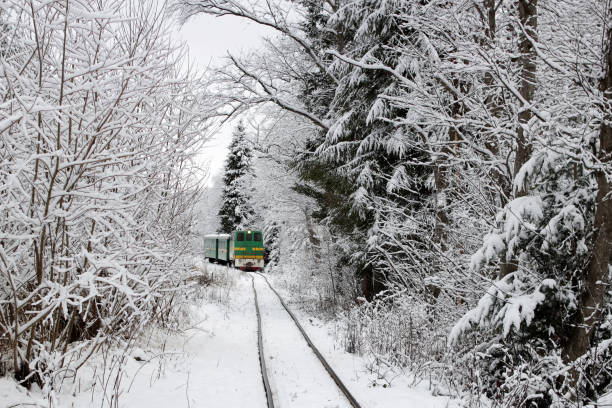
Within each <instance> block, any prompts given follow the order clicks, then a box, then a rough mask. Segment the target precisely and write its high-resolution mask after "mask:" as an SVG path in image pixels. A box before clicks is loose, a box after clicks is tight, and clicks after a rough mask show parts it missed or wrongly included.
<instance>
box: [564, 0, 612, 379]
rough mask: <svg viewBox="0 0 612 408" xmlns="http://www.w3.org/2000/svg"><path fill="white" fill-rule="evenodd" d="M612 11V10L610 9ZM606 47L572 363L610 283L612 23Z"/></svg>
mask: <svg viewBox="0 0 612 408" xmlns="http://www.w3.org/2000/svg"><path fill="white" fill-rule="evenodd" d="M609 13H612V8H610V10H609ZM605 35H606V38H605V39H604V41H605V44H606V46H605V48H604V63H605V71H604V72H605V76H604V78H603V80H602V82H601V90H602V91H603V106H601V109H602V110H603V113H604V114H603V120H602V122H601V128H600V131H599V152H598V159H599V162H600V165H601V167H600V168H599V169H598V170H597V171H596V173H595V178H596V180H597V187H598V192H597V198H596V205H597V208H596V210H595V221H594V228H595V232H594V237H593V252H592V254H591V259H590V261H589V263H588V265H587V267H586V269H585V271H584V273H583V276H582V284H583V288H584V290H583V292H582V293H581V294H580V297H579V300H580V303H579V305H578V311H577V316H576V324H575V326H574V328H573V330H572V332H571V333H570V336H569V338H568V341H567V344H566V345H565V347H564V350H563V351H564V354H563V356H564V358H565V360H566V361H567V362H568V363H571V362H574V361H576V360H577V359H578V358H580V357H581V356H583V355H585V354H586V353H587V351H588V350H589V348H590V346H591V338H592V336H593V331H594V328H595V327H596V325H597V323H598V322H599V321H600V319H601V316H602V311H603V309H604V307H605V305H604V296H605V290H606V287H607V286H608V284H609V282H608V274H609V272H608V268H609V264H610V257H611V255H612V198H611V197H610V196H609V195H610V181H609V180H608V178H607V176H606V169H608V170H609V169H610V166H611V165H612V114H611V112H612V46H611V44H612V26H611V25H608V31H607V33H605ZM578 375H579V372H578V370H577V369H574V370H573V372H572V380H573V382H574V385H577V384H576V381H577V380H578Z"/></svg>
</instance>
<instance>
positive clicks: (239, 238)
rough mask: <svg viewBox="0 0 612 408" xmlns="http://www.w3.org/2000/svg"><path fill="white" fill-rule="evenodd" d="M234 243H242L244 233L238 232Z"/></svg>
mask: <svg viewBox="0 0 612 408" xmlns="http://www.w3.org/2000/svg"><path fill="white" fill-rule="evenodd" d="M236 241H244V232H239V233H238V234H237V236H236Z"/></svg>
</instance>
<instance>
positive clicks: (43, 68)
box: [0, 0, 206, 390]
mask: <svg viewBox="0 0 612 408" xmlns="http://www.w3.org/2000/svg"><path fill="white" fill-rule="evenodd" d="M164 13H165V10H164V9H163V8H162V7H158V6H156V4H155V3H154V2H130V3H129V4H123V2H117V1H111V0H109V1H100V2H95V3H89V2H60V1H50V2H48V1H45V2H40V1H33V2H31V4H30V3H28V4H26V3H24V4H21V3H19V2H12V3H6V2H5V3H2V4H1V5H0V22H1V24H2V31H1V32H0V43H2V52H1V53H0V65H1V66H2V68H1V71H2V75H1V79H0V89H1V90H2V94H3V95H4V100H3V103H2V104H1V105H0V111H1V112H2V115H1V116H2V117H3V119H2V120H1V121H0V132H1V133H2V136H1V138H0V231H1V232H0V271H1V273H0V349H1V350H2V360H3V363H6V362H8V364H9V367H10V370H11V371H12V372H13V373H14V374H15V376H16V377H17V378H18V379H19V380H21V381H22V383H23V384H30V383H32V382H38V383H39V384H40V385H41V386H44V387H46V388H45V389H46V390H50V389H52V388H53V387H54V386H55V384H54V378H56V377H55V373H56V372H58V370H78V369H79V368H80V367H81V366H82V365H83V364H84V362H85V361H86V360H87V359H88V358H89V357H90V356H91V355H92V354H93V353H95V352H96V350H99V348H100V347H101V345H102V344H104V343H106V342H110V341H113V340H116V341H121V339H129V338H131V337H132V336H133V335H134V334H135V333H137V332H138V331H139V329H140V328H142V327H143V325H145V324H147V323H151V322H157V323H160V324H163V325H168V326H171V325H174V324H176V322H177V317H178V315H177V314H176V312H177V311H178V310H179V309H180V308H179V307H177V303H180V301H179V300H178V299H177V295H176V292H177V291H179V290H181V289H182V288H183V287H184V285H185V282H184V279H185V277H186V276H187V275H188V270H189V268H190V265H189V262H190V257H189V256H188V252H187V251H188V249H189V247H190V237H191V233H192V232H191V226H192V224H193V215H194V212H193V206H194V204H195V203H196V200H197V199H198V196H199V193H200V187H199V183H198V180H199V176H198V173H197V171H196V170H195V167H194V166H193V165H192V164H191V161H190V158H191V155H192V154H193V153H194V151H195V150H196V149H197V148H198V147H199V146H200V144H201V142H202V141H203V139H204V137H205V135H206V133H205V132H204V130H205V128H204V126H203V116H202V115H201V114H199V113H198V114H196V112H199V111H203V110H204V109H203V105H201V97H200V95H198V94H197V93H196V92H195V91H194V90H197V89H198V88H199V85H201V82H200V81H199V80H197V79H196V78H194V77H193V76H192V74H190V73H189V71H188V70H185V69H184V67H183V66H181V61H182V58H183V54H182V51H181V50H182V48H181V47H176V46H175V44H172V42H171V41H170V40H169V34H168V26H167V24H166V23H165V22H164V17H163V16H164ZM186 176H187V177H186ZM5 351H8V352H7V353H5Z"/></svg>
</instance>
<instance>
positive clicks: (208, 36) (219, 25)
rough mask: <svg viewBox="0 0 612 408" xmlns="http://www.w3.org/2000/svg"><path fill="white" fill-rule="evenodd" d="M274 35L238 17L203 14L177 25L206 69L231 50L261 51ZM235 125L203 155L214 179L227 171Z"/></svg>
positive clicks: (229, 125)
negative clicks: (229, 149) (265, 41)
mask: <svg viewBox="0 0 612 408" xmlns="http://www.w3.org/2000/svg"><path fill="white" fill-rule="evenodd" d="M271 33H272V32H271V29H265V28H264V27H261V26H258V25H257V24H254V23H249V22H248V21H246V20H245V19H241V18H238V17H232V16H224V17H212V16H208V15H199V16H196V17H194V18H192V19H190V20H189V21H188V22H187V23H186V24H185V25H183V26H179V25H178V23H177V34H176V35H177V37H178V38H179V39H180V40H182V41H185V42H186V43H187V46H188V47H189V54H190V58H191V59H192V61H194V62H195V64H196V65H197V66H198V67H200V68H201V69H206V67H208V66H214V65H219V64H220V63H221V62H222V58H223V57H225V56H226V55H227V52H228V51H229V52H231V53H232V54H234V55H240V54H243V53H247V52H249V51H252V50H254V49H256V48H258V47H259V46H260V45H261V44H262V37H263V36H265V35H270V34H271ZM233 126H234V124H232V123H227V124H225V125H224V126H223V127H222V128H221V129H220V131H219V132H218V133H217V134H215V135H214V136H213V139H212V140H211V141H210V142H209V143H207V145H206V146H205V148H204V151H203V152H202V155H201V157H202V161H203V162H209V163H210V170H211V176H214V174H216V173H218V172H219V171H222V170H223V162H224V160H225V157H226V156H227V147H228V145H229V143H230V141H231V133H232V129H233Z"/></svg>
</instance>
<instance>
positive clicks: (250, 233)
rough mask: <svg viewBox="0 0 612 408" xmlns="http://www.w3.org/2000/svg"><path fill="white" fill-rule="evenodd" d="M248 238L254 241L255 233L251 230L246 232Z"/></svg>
mask: <svg viewBox="0 0 612 408" xmlns="http://www.w3.org/2000/svg"><path fill="white" fill-rule="evenodd" d="M246 240H247V241H252V240H253V233H252V232H251V231H248V232H247V234H246Z"/></svg>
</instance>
